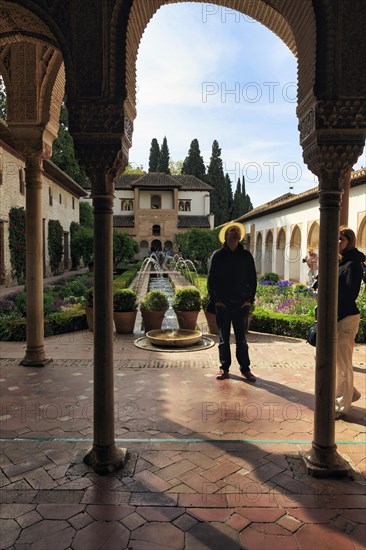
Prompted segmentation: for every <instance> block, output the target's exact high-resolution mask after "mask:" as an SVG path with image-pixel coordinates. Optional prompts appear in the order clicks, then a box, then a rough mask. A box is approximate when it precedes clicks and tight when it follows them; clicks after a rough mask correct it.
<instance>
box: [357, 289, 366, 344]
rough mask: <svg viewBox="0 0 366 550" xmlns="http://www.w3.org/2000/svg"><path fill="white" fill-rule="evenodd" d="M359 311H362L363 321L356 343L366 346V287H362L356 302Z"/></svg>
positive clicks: (361, 321)
mask: <svg viewBox="0 0 366 550" xmlns="http://www.w3.org/2000/svg"><path fill="white" fill-rule="evenodd" d="M356 304H357V307H358V309H359V310H360V314H361V320H360V326H359V327H358V333H357V336H356V342H357V343H358V344H366V286H365V285H362V287H361V292H360V294H359V295H358V298H357V300H356Z"/></svg>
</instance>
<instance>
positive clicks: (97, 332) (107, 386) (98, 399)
mask: <svg viewBox="0 0 366 550" xmlns="http://www.w3.org/2000/svg"><path fill="white" fill-rule="evenodd" d="M93 206H94V443H93V447H92V449H91V450H90V451H89V452H88V453H87V455H86V456H85V458H84V460H85V462H87V463H88V464H90V465H91V466H92V467H93V468H94V470H95V471H96V472H99V473H108V472H111V471H113V470H117V469H118V468H121V467H122V466H123V464H124V462H125V459H126V450H125V449H119V448H117V447H116V445H115V441H114V367H113V295H112V292H113V288H112V286H113V223H112V222H113V194H111V193H110V194H108V193H107V194H105V195H93Z"/></svg>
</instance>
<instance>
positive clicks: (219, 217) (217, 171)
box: [207, 140, 229, 225]
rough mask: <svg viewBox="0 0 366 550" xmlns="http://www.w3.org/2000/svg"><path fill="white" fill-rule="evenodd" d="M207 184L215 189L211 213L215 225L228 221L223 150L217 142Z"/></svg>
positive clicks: (214, 143)
mask: <svg viewBox="0 0 366 550" xmlns="http://www.w3.org/2000/svg"><path fill="white" fill-rule="evenodd" d="M207 182H208V183H209V184H210V185H211V187H213V191H212V192H211V212H212V214H214V216H215V225H221V224H223V223H225V222H226V221H228V217H229V216H228V211H227V206H228V205H227V192H226V189H227V186H226V181H225V176H224V170H223V166H222V159H221V149H220V147H219V144H218V142H217V141H216V140H215V141H214V142H213V144H212V154H211V159H210V164H209V167H208V170H207Z"/></svg>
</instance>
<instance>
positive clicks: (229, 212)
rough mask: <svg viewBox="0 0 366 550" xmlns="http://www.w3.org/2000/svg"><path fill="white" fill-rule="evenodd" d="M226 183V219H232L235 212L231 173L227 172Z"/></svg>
mask: <svg viewBox="0 0 366 550" xmlns="http://www.w3.org/2000/svg"><path fill="white" fill-rule="evenodd" d="M225 184H226V203H227V207H226V219H227V220H228V221H229V220H232V219H233V218H232V212H233V190H232V187H231V179H230V177H229V174H225Z"/></svg>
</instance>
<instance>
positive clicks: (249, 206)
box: [241, 176, 253, 214]
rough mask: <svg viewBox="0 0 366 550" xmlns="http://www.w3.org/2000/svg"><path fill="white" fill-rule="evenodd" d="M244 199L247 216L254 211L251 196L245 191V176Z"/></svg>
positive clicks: (244, 212)
mask: <svg viewBox="0 0 366 550" xmlns="http://www.w3.org/2000/svg"><path fill="white" fill-rule="evenodd" d="M241 194H242V197H243V199H242V200H243V214H246V213H247V212H250V211H251V210H253V205H252V201H251V200H250V196H249V195H247V194H246V191H245V178H244V176H243V187H242V192H241Z"/></svg>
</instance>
